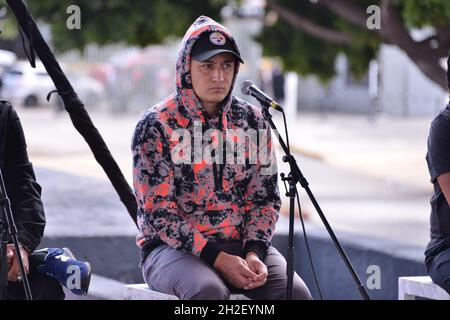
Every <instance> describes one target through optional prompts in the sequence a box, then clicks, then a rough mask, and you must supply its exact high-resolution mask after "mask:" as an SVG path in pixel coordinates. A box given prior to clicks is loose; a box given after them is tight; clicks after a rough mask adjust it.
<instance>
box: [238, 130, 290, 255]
mask: <svg viewBox="0 0 450 320" xmlns="http://www.w3.org/2000/svg"><path fill="white" fill-rule="evenodd" d="M262 127H263V129H265V130H266V132H267V136H266V139H261V140H262V141H260V146H259V149H260V150H259V154H258V160H257V163H256V164H255V165H254V166H253V169H252V177H251V180H250V183H249V184H248V186H247V193H246V195H245V197H246V207H245V210H246V217H245V218H246V219H245V229H244V244H243V245H244V251H245V253H246V254H248V253H250V252H253V253H255V254H256V255H257V256H258V257H259V259H260V260H264V258H265V256H266V254H267V248H268V247H269V244H270V241H271V239H272V236H273V233H274V231H275V224H276V222H277V221H278V217H279V210H280V207H281V199H280V195H279V190H278V176H277V175H278V173H277V169H276V157H275V152H274V148H273V146H272V138H271V134H270V131H269V130H268V129H267V127H266V126H265V125H262ZM263 149H265V151H263ZM264 155H266V156H264Z"/></svg>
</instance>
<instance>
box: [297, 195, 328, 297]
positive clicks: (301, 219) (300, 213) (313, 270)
mask: <svg viewBox="0 0 450 320" xmlns="http://www.w3.org/2000/svg"><path fill="white" fill-rule="evenodd" d="M295 194H296V198H297V204H298V214H299V215H300V221H301V223H302V230H303V238H304V239H305V246H306V251H307V252H308V257H309V263H310V265H311V271H312V273H313V275H314V282H315V283H316V287H317V290H318V291H319V295H320V300H323V295H322V291H321V290H320V285H319V280H318V279H317V274H316V270H315V269H314V264H313V262H312V256H311V249H310V248H309V243H308V237H307V236H306V230H305V223H304V221H303V216H302V208H301V206H300V198H299V195H298V191H297V189H296V190H295Z"/></svg>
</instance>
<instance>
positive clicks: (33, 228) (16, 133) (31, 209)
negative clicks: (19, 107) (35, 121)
mask: <svg viewBox="0 0 450 320" xmlns="http://www.w3.org/2000/svg"><path fill="white" fill-rule="evenodd" d="M5 141H6V143H5V159H4V167H3V171H2V172H3V176H4V179H5V186H6V191H7V194H8V197H9V199H10V201H11V210H12V213H13V218H14V221H15V224H16V226H17V230H18V239H19V243H20V244H21V245H22V246H23V247H24V248H25V249H26V250H27V251H28V253H31V252H32V251H34V250H35V249H36V247H37V246H38V245H39V243H40V242H41V240H42V237H43V234H44V228H45V214H44V207H43V204H42V201H41V187H40V185H39V184H38V183H37V182H36V177H35V174H34V170H33V166H32V164H31V163H30V162H29V160H28V154H27V145H26V142H25V136H24V133H23V130H22V125H21V123H20V120H19V117H18V116H17V113H16V112H15V111H14V109H13V108H12V107H10V109H9V112H8V124H7V130H6V139H5Z"/></svg>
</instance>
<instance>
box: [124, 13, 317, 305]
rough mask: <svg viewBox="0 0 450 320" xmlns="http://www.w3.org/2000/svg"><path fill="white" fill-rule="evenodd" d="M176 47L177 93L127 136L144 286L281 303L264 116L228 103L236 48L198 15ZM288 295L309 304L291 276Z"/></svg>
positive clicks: (274, 190) (282, 268)
mask: <svg viewBox="0 0 450 320" xmlns="http://www.w3.org/2000/svg"><path fill="white" fill-rule="evenodd" d="M181 47H182V48H181V51H180V54H179V58H178V63H177V79H176V88H177V90H176V93H175V94H173V95H171V96H170V97H168V98H166V99H165V100H164V101H163V102H161V103H160V104H158V105H157V106H155V107H153V108H151V109H150V110H149V111H148V112H147V113H146V114H145V115H144V117H143V119H142V120H141V121H140V122H139V123H138V125H137V127H136V130H135V132H134V137H133V144H132V150H133V176H134V190H135V194H136V198H137V202H138V207H139V210H138V224H139V227H140V230H141V232H142V237H138V239H137V241H138V245H141V246H142V250H141V252H142V258H143V261H142V262H143V263H142V272H143V275H144V279H145V281H146V282H147V284H148V285H149V287H150V288H152V289H154V290H157V291H160V292H164V293H168V294H172V295H176V296H178V297H179V298H181V299H217V300H221V299H228V298H229V295H230V292H245V295H247V296H248V297H250V298H253V299H285V298H286V285H287V276H286V261H285V259H284V258H283V256H282V255H281V254H280V253H279V252H278V251H277V250H276V249H275V248H274V247H272V246H271V239H272V236H273V232H274V230H275V224H276V222H277V220H278V216H279V213H278V211H279V209H280V206H281V201H280V196H279V190H278V184H277V183H278V179H277V172H276V160H275V159H274V158H273V153H272V151H273V148H272V140H271V138H270V131H269V130H268V127H267V125H266V123H265V121H264V119H263V116H262V114H261V111H260V109H259V108H257V107H255V106H253V105H250V104H248V103H246V102H245V101H243V100H240V99H238V98H236V97H234V96H233V95H232V91H233V86H234V82H235V80H236V76H237V74H238V71H239V66H240V63H242V62H243V61H242V58H241V56H240V53H239V49H238V47H237V45H236V43H235V40H234V39H233V37H232V36H231V34H230V32H229V31H228V30H227V29H226V28H225V27H223V26H222V25H220V24H218V23H217V22H215V21H213V20H212V19H210V18H208V17H204V16H202V17H199V18H198V19H197V20H196V21H195V22H194V24H193V25H192V26H191V27H190V28H189V30H188V31H187V33H186V35H185V37H184V39H183V43H182V46H181ZM252 133H253V134H254V135H252ZM246 135H248V138H249V139H247V138H246ZM257 135H258V137H256V136H257ZM252 137H254V138H255V139H253V138H252ZM192 138H193V139H192ZM224 138H225V139H226V140H225V139H224ZM258 141H259V142H258ZM235 142H236V144H239V145H238V146H236V148H235V146H234V143H235ZM247 142H248V143H247ZM230 146H231V148H230ZM235 149H237V150H236V151H235ZM255 150H256V151H257V152H255ZM256 153H257V155H256ZM264 155H265V156H264ZM235 158H236V159H235ZM235 160H236V161H235ZM293 288H294V290H293V298H294V299H310V298H311V295H310V292H309V290H308V288H307V287H306V285H305V284H304V282H303V281H302V279H300V277H299V276H298V275H296V274H295V276H294V286H293Z"/></svg>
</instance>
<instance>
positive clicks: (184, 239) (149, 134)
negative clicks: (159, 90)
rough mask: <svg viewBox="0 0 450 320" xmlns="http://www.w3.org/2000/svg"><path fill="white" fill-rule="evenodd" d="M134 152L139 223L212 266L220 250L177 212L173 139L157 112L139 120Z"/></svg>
mask: <svg viewBox="0 0 450 320" xmlns="http://www.w3.org/2000/svg"><path fill="white" fill-rule="evenodd" d="M132 152H133V186H134V191H135V196H136V200H137V204H138V206H139V208H140V210H138V225H139V227H140V229H141V232H142V233H143V235H144V236H149V237H154V236H157V237H158V238H159V239H161V240H162V241H163V242H164V243H166V244H167V245H169V246H171V247H173V248H175V249H180V250H185V251H187V252H190V253H192V254H193V255H195V256H197V257H199V258H201V259H203V260H204V261H206V262H207V263H208V264H210V265H211V266H213V265H214V262H215V260H216V258H217V256H218V254H219V252H220V250H219V249H218V248H217V246H216V245H215V244H213V243H212V242H210V241H208V240H207V239H206V238H205V237H203V235H202V234H201V233H200V232H199V231H198V230H197V229H196V228H195V227H194V226H192V225H191V224H190V223H188V222H187V221H186V220H185V219H184V217H183V216H182V215H181V214H180V213H179V212H178V206H177V203H176V194H175V185H174V171H173V162H172V159H171V151H170V139H169V137H168V135H167V134H166V133H165V130H164V128H163V126H162V124H161V122H160V121H159V120H158V119H157V115H156V114H154V113H153V114H149V115H148V116H147V117H146V118H145V120H142V121H140V122H139V123H138V125H137V127H136V130H135V132H134V135H133V142H132Z"/></svg>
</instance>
